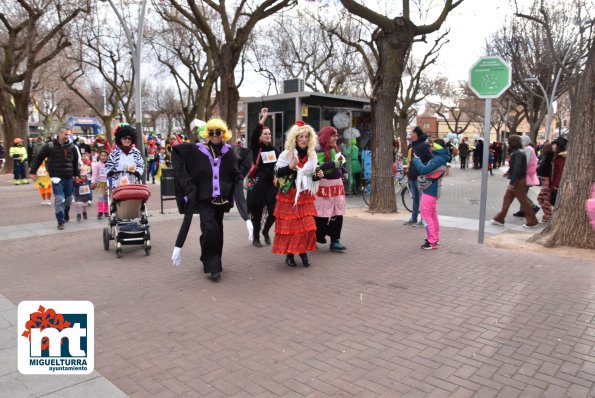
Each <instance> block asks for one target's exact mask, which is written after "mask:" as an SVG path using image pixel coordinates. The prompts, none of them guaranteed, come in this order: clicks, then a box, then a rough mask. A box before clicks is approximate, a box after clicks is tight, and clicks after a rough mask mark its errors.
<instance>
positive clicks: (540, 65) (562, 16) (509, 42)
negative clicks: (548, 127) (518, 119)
mask: <svg viewBox="0 0 595 398" xmlns="http://www.w3.org/2000/svg"><path fill="white" fill-rule="evenodd" d="M539 3H540V0H536V1H534V2H533V4H532V5H531V7H530V9H529V12H528V14H527V16H528V17H531V18H535V17H538V16H539V14H540V5H539ZM544 7H546V6H544ZM546 8H547V12H548V14H551V17H550V18H551V24H550V25H551V27H550V28H551V30H552V33H553V34H554V35H556V39H555V42H552V45H550V43H549V42H548V39H547V36H546V34H545V33H546V32H545V31H544V29H542V28H541V27H540V26H539V25H536V24H533V23H527V21H526V20H524V19H522V18H515V19H513V20H511V21H510V23H508V24H506V25H505V26H503V27H502V29H501V30H500V31H498V32H497V33H496V34H495V35H493V37H492V38H490V39H489V40H488V41H487V42H486V48H487V52H488V54H490V55H500V56H501V57H502V58H504V59H505V60H507V61H509V62H510V64H511V66H512V86H511V87H510V89H509V90H508V92H507V95H508V96H509V97H510V98H512V99H513V100H514V102H515V104H516V105H519V106H520V107H522V109H523V112H524V114H525V118H526V120H527V122H528V123H529V125H530V131H529V133H530V136H531V138H532V140H533V142H535V141H536V138H537V133H538V130H539V128H540V126H542V125H543V123H544V119H545V116H546V114H547V101H546V99H545V98H544V96H543V93H542V91H541V89H540V88H539V87H538V86H536V85H534V83H531V82H528V81H526V79H527V78H529V77H532V78H537V79H538V80H539V82H541V84H542V86H543V87H544V89H545V91H546V92H547V93H548V96H549V95H550V94H551V93H552V91H555V93H556V97H555V98H558V97H559V96H560V95H562V94H564V92H566V91H567V89H568V80H569V75H568V74H567V73H559V72H560V71H561V67H560V66H558V65H557V64H556V62H555V60H556V59H560V60H564V65H565V67H568V68H571V69H572V68H573V65H575V64H576V63H577V62H578V59H579V57H580V55H579V51H578V48H577V46H575V45H574V42H575V39H576V37H575V35H574V34H573V28H572V26H573V24H574V22H573V21H572V18H573V17H572V15H573V13H572V10H571V7H570V6H569V3H565V2H556V3H555V4H552V5H549V6H547V7H546ZM544 9H545V8H544Z"/></svg>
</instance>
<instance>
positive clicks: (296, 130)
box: [285, 124, 318, 156]
mask: <svg viewBox="0 0 595 398" xmlns="http://www.w3.org/2000/svg"><path fill="white" fill-rule="evenodd" d="M302 133H307V134H308V156H313V155H316V150H315V148H316V145H318V139H317V137H316V131H314V129H313V128H312V126H310V125H309V124H304V125H302V126H299V125H297V124H294V125H293V126H291V128H290V129H289V131H288V132H287V134H286V137H287V138H286V139H285V150H286V151H288V152H289V153H293V150H294V149H295V147H296V144H297V137H298V136H299V135H300V134H302Z"/></svg>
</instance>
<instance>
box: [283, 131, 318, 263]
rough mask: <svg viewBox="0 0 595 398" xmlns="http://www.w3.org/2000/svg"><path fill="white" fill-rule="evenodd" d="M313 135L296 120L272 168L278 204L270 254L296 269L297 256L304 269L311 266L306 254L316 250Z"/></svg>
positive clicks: (314, 139)
mask: <svg viewBox="0 0 595 398" xmlns="http://www.w3.org/2000/svg"><path fill="white" fill-rule="evenodd" d="M315 148H316V132H315V131H314V129H313V128H312V127H311V126H309V125H307V124H305V123H304V122H303V121H301V120H298V121H297V123H296V124H295V125H294V126H293V127H292V128H291V129H290V130H289V131H288V132H287V139H286V141H285V150H284V151H283V152H282V153H281V155H279V159H278V160H277V165H276V167H275V175H276V177H277V185H278V187H279V193H278V194H277V204H276V206H275V213H274V215H275V218H276V222H275V241H274V243H273V253H279V254H285V255H286V258H285V262H286V263H287V265H289V266H290V267H295V266H296V262H295V258H294V255H295V254H299V255H300V258H301V259H302V264H303V265H304V267H309V266H310V260H309V259H308V254H307V252H308V251H316V222H315V221H314V217H315V216H316V208H315V207H314V199H315V196H314V194H313V192H315V190H314V188H313V177H314V175H315V173H316V165H317V158H316V151H315Z"/></svg>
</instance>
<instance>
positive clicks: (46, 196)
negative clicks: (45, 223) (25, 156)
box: [35, 162, 52, 206]
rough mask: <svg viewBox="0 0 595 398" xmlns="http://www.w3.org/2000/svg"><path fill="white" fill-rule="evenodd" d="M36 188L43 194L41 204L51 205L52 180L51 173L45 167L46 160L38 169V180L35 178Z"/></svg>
mask: <svg viewBox="0 0 595 398" xmlns="http://www.w3.org/2000/svg"><path fill="white" fill-rule="evenodd" d="M35 188H37V190H38V191H39V194H40V195H41V205H42V206H51V205H52V180H51V178H50V174H49V173H48V171H47V169H46V168H45V162H43V163H42V164H41V166H39V168H38V169H37V180H35Z"/></svg>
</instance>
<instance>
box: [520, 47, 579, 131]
mask: <svg viewBox="0 0 595 398" xmlns="http://www.w3.org/2000/svg"><path fill="white" fill-rule="evenodd" d="M572 49H573V46H570V48H568V50H566V54H564V58H563V59H562V64H565V63H566V59H568V56H569V55H570V53H571V50H572ZM561 77H562V68H561V67H558V72H557V73H556V79H555V80H554V86H553V87H552V94H551V95H550V97H549V98H548V95H547V92H546V91H545V88H543V85H542V84H541V82H540V81H539V79H538V78H536V77H527V78H526V79H523V81H526V82H535V83H537V85H538V86H539V88H540V89H541V92H542V93H543V99H544V100H545V104H546V106H547V116H546V119H545V140H546V141H548V142H549V140H550V130H551V128H552V119H553V117H554V100H555V99H556V89H557V88H558V83H560V78H561Z"/></svg>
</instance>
